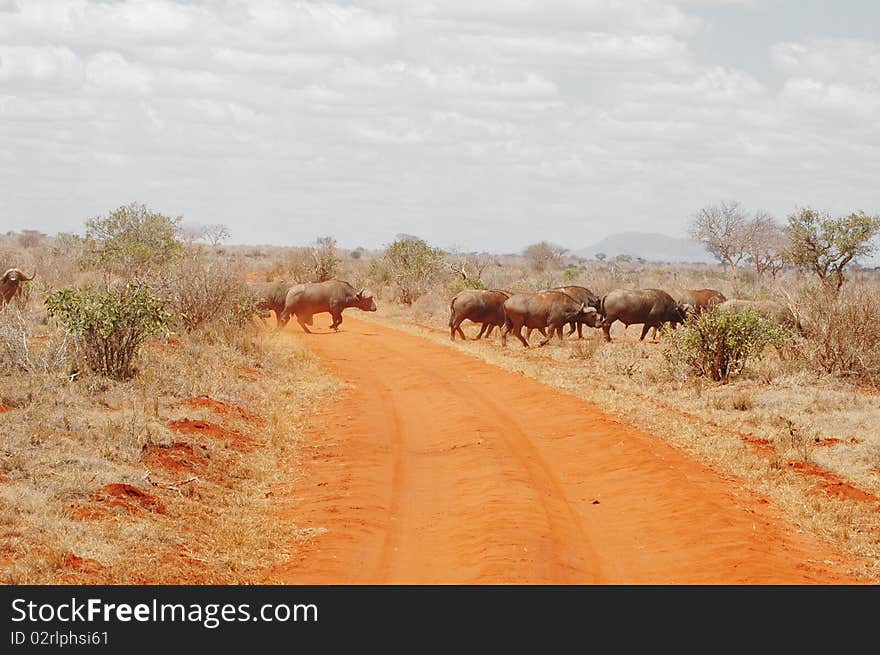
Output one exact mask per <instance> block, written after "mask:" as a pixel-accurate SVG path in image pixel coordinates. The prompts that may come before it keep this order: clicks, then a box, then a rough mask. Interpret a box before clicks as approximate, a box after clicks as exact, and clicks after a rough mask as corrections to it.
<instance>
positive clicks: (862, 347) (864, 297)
mask: <svg viewBox="0 0 880 655" xmlns="http://www.w3.org/2000/svg"><path fill="white" fill-rule="evenodd" d="M805 311H806V315H807V319H808V325H809V333H810V338H809V340H807V341H805V342H804V343H803V344H802V345H801V353H802V355H803V357H804V359H805V360H806V362H807V364H808V365H809V366H810V367H812V368H814V369H817V370H819V371H821V372H823V373H830V374H832V375H838V376H841V377H849V378H854V379H857V380H861V381H863V382H867V383H869V384H872V385H874V386H880V295H878V290H877V289H876V287H875V288H871V287H867V286H855V285H853V286H850V287H846V288H844V289H843V290H842V291H841V292H840V294H839V295H835V294H833V293H825V292H823V290H822V289H818V290H814V291H813V293H812V294H810V295H809V296H808V300H807V302H806V307H805Z"/></svg>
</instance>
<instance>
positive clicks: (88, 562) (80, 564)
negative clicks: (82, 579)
mask: <svg viewBox="0 0 880 655" xmlns="http://www.w3.org/2000/svg"><path fill="white" fill-rule="evenodd" d="M64 567H65V568H68V569H70V570H72V571H78V572H79V573H88V574H95V573H98V572H99V571H100V570H101V568H102V567H101V563H100V562H98V561H97V560H93V559H87V558H83V557H79V556H78V555H74V554H73V553H67V555H65V556H64Z"/></svg>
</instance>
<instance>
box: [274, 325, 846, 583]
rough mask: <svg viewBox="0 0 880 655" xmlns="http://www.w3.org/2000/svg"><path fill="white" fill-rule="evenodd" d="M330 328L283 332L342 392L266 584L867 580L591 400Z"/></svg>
mask: <svg viewBox="0 0 880 655" xmlns="http://www.w3.org/2000/svg"><path fill="white" fill-rule="evenodd" d="M322 319H323V320H322ZM327 324H328V322H327V320H326V317H325V316H318V317H316V326H317V327H318V329H319V330H320V332H319V333H318V334H314V335H303V334H301V333H297V330H298V328H296V327H294V328H291V327H288V328H287V330H286V331H285V332H284V333H282V334H284V335H287V336H288V338H289V339H290V340H291V342H300V343H305V344H307V345H308V347H309V348H310V349H311V350H312V351H313V352H314V353H316V354H317V355H318V356H319V357H320V359H321V360H322V361H323V362H324V364H325V365H326V366H327V367H328V369H329V370H330V371H331V372H332V373H333V374H334V375H336V376H337V377H338V378H340V379H342V380H343V381H344V382H345V383H347V389H346V390H345V391H344V392H343V394H342V396H341V397H340V398H339V399H338V400H335V401H332V402H328V403H325V404H323V405H322V406H321V409H320V411H319V412H318V413H317V414H316V415H315V416H314V418H313V420H312V421H311V423H310V426H309V427H308V428H307V429H306V432H305V436H304V440H303V447H302V448H301V449H300V451H299V453H298V456H297V459H296V461H295V462H293V463H292V465H294V466H297V467H299V469H300V471H301V477H300V479H299V480H297V481H296V482H295V483H292V484H289V485H285V486H283V487H279V489H278V490H277V492H276V498H277V509H278V512H279V513H280V516H281V517H282V518H283V520H287V521H296V522H297V524H298V525H299V526H300V528H301V529H306V530H307V529H308V528H310V527H311V528H313V529H314V533H313V534H312V536H311V537H310V538H309V539H305V540H299V541H297V542H294V543H291V544H290V547H289V549H290V559H289V561H288V562H287V563H285V564H283V565H281V566H279V567H275V568H273V569H272V570H271V571H270V572H269V573H268V574H267V576H266V577H265V581H266V582H272V583H278V582H282V583H293V584H313V583H317V584H328V583H574V582H577V583H838V582H852V581H856V580H858V578H857V577H856V576H855V575H854V574H853V571H855V570H857V569H859V568H863V563H861V562H858V561H856V560H855V559H854V557H853V556H852V555H848V556H847V555H844V554H843V553H842V552H841V551H840V550H838V549H836V548H834V547H832V546H831V545H830V544H829V543H828V542H826V541H824V540H822V539H820V538H818V537H817V536H815V535H812V534H809V533H807V532H805V531H802V530H799V529H798V528H797V527H795V526H794V525H793V524H791V523H790V522H788V521H787V520H785V518H784V517H783V514H782V512H781V511H780V510H779V509H777V508H776V506H775V504H772V503H770V502H769V501H768V499H767V498H766V497H764V496H762V495H761V494H758V493H755V492H753V491H750V490H748V489H747V488H746V487H745V485H743V484H742V483H741V482H740V481H738V480H737V479H735V478H731V477H729V476H723V475H720V474H719V473H718V472H716V471H715V470H713V469H712V468H709V467H707V466H705V465H703V464H701V463H699V462H698V461H697V460H696V459H695V458H693V457H691V456H689V455H688V454H686V453H684V452H683V451H682V450H680V449H678V448H676V447H673V446H671V445H670V444H669V443H667V442H666V441H665V440H663V439H661V438H658V437H655V436H652V435H651V434H648V433H646V432H644V431H641V430H639V429H636V428H634V427H632V426H631V425H628V424H627V423H625V422H624V421H622V420H621V419H619V418H617V417H615V416H613V415H611V414H609V413H606V412H605V411H603V410H602V409H600V408H599V407H597V406H596V405H594V404H591V403H589V402H586V401H584V400H583V399H580V398H578V397H575V396H573V395H569V394H566V393H563V392H561V391H560V390H558V389H554V388H551V387H548V386H546V385H543V384H541V383H539V382H536V381H535V380H532V379H529V378H527V377H525V376H524V375H522V374H519V373H516V372H512V371H509V370H503V369H501V368H498V367H495V366H491V365H488V364H487V363H485V362H483V361H479V360H478V359H476V358H474V357H471V356H469V355H467V354H465V353H461V352H456V350H454V349H451V348H449V347H447V346H444V345H440V344H437V343H432V341H431V340H429V339H425V338H423V337H420V336H417V335H413V334H406V333H403V332H400V331H398V330H392V329H390V328H389V327H387V326H385V325H381V324H378V323H376V322H365V321H363V320H358V319H357V318H356V317H354V316H350V315H347V316H346V319H345V323H344V326H343V330H342V331H341V332H340V333H339V334H335V335H334V334H328V333H327V330H326V326H327Z"/></svg>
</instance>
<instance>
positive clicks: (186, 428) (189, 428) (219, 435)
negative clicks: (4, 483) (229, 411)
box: [168, 418, 257, 452]
mask: <svg viewBox="0 0 880 655" xmlns="http://www.w3.org/2000/svg"><path fill="white" fill-rule="evenodd" d="M168 427H169V428H171V429H172V430H174V431H175V432H179V433H180V434H200V435H202V436H205V437H208V438H209V439H216V440H218V441H225V442H227V443H229V444H230V445H231V447H232V448H234V449H236V450H240V451H242V452H250V451H251V450H253V449H254V448H256V447H257V444H256V443H255V442H254V440H253V439H251V438H250V437H248V436H245V435H243V434H241V433H239V432H235V431H233V430H227V429H226V428H224V427H223V426H222V425H217V424H216V423H208V422H207V421H198V420H194V419H189V418H184V419H181V420H179V421H171V422H170V423H169V424H168Z"/></svg>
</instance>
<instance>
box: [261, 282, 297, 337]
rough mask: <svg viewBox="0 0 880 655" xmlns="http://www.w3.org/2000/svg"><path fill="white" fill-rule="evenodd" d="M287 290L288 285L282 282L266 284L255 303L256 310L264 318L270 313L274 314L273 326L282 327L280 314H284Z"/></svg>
mask: <svg viewBox="0 0 880 655" xmlns="http://www.w3.org/2000/svg"><path fill="white" fill-rule="evenodd" d="M289 289H290V284H289V283H287V282H285V281H283V280H282V281H279V282H274V283H270V284H267V285H266V286H265V288H264V289H263V291H262V293H260V297H259V300H258V301H257V309H258V310H260V312H263V313H264V314H265V316H268V315H269V312H270V311H273V312H275V325H276V326H277V327H282V326H281V314H282V313H283V312H284V303H285V302H286V301H287V291H288V290H289Z"/></svg>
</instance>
